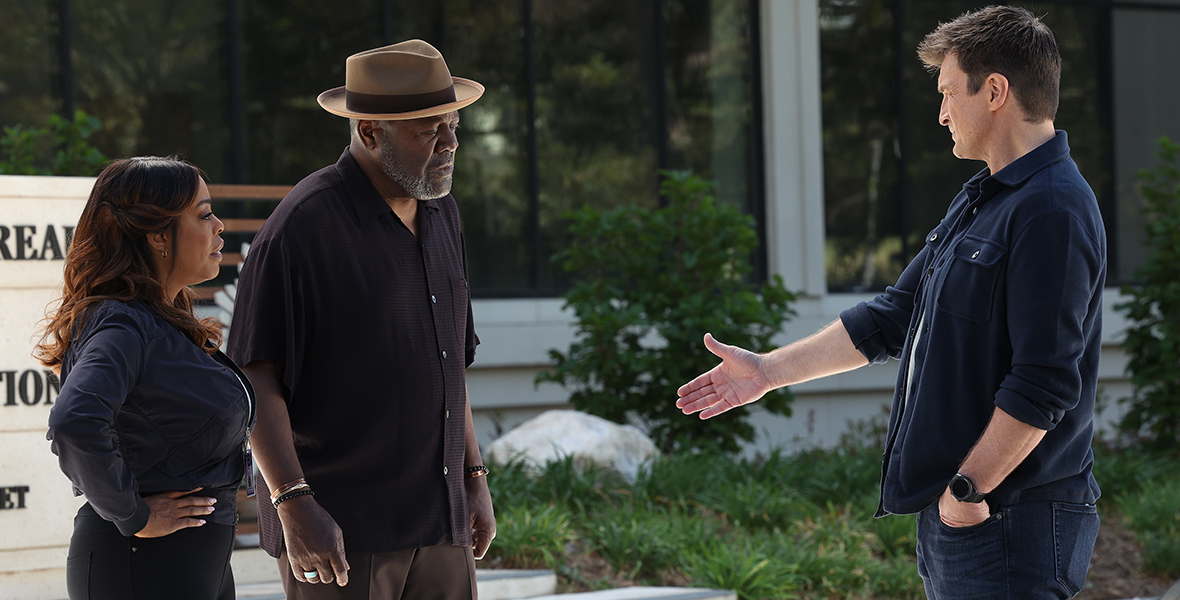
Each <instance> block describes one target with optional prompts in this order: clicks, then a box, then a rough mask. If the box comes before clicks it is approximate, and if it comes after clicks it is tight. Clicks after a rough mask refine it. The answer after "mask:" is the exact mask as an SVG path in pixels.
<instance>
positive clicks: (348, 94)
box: [317, 40, 483, 121]
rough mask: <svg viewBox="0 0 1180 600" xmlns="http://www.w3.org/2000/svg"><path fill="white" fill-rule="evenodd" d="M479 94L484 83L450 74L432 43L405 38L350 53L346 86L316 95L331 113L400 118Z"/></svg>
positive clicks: (444, 108)
mask: <svg viewBox="0 0 1180 600" xmlns="http://www.w3.org/2000/svg"><path fill="white" fill-rule="evenodd" d="M482 95H483V86H482V85H480V84H478V83H476V82H474V81H472V80H470V79H463V78H462V77H451V72H450V70H448V69H447V62H446V61H445V60H443V57H442V54H441V53H439V51H438V50H436V49H435V48H434V46H431V45H430V44H428V43H426V42H424V41H422V40H408V41H405V42H400V43H397V44H394V45H392V46H385V47H383V48H374V49H373V50H366V51H364V52H360V53H357V54H353V55H352V56H350V57H348V61H347V62H345V63H344V87H338V88H335V89H331V90H328V91H326V92H324V93H322V94H320V96H319V98H317V100H318V101H319V103H320V106H322V107H324V110H326V111H328V112H330V113H332V114H334V115H340V116H342V117H348V118H350V119H374V120H382V121H398V120H406V119H420V118H422V117H432V116H434V115H441V114H445V113H449V112H451V111H453V110H459V109H460V108H463V107H464V106H467V105H468V104H471V103H472V102H475V101H476V100H479V97H480V96H482Z"/></svg>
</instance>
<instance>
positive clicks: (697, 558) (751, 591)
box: [681, 540, 803, 600]
mask: <svg viewBox="0 0 1180 600" xmlns="http://www.w3.org/2000/svg"><path fill="white" fill-rule="evenodd" d="M781 551H782V547H781V546H778V545H774V544H768V543H766V542H764V541H759V540H743V541H742V542H739V543H725V542H723V541H720V540H706V541H705V542H704V543H702V544H701V545H700V546H698V547H696V548H692V549H689V550H686V551H685V552H684V553H683V557H682V560H681V563H682V565H683V567H682V568H683V571H684V572H685V573H686V574H688V576H689V578H690V579H691V580H692V583H693V585H695V586H700V587H710V588H714V589H721V590H733V591H734V592H735V593H736V594H737V597H738V599H739V600H760V599H763V598H782V599H787V598H799V597H800V596H799V592H800V590H801V588H802V585H803V581H802V577H801V576H800V575H799V573H798V567H797V566H796V563H795V561H793V560H792V558H794V556H792V555H784V554H782V552H781Z"/></svg>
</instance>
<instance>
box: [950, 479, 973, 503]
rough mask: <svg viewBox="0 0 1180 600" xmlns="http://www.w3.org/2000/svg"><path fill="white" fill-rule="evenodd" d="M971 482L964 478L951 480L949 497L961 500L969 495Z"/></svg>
mask: <svg viewBox="0 0 1180 600" xmlns="http://www.w3.org/2000/svg"><path fill="white" fill-rule="evenodd" d="M971 487H972V486H971V481H970V480H969V479H967V478H966V477H962V476H956V477H955V478H954V479H952V480H951V495H952V496H954V497H955V499H957V500H962V499H963V498H966V497H967V496H970V495H971V491H972V490H971Z"/></svg>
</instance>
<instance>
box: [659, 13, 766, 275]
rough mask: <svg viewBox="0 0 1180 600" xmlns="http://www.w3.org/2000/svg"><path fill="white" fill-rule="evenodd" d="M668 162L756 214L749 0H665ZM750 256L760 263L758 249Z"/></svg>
mask: <svg viewBox="0 0 1180 600" xmlns="http://www.w3.org/2000/svg"><path fill="white" fill-rule="evenodd" d="M666 12H667V19H668V26H667V30H668V44H667V47H668V56H667V60H668V66H667V78H668V82H669V86H668V87H669V93H668V100H667V101H668V107H667V110H668V146H669V154H670V157H669V159H670V161H669V162H670V164H669V167H670V168H672V169H687V170H691V171H692V172H694V173H696V174H698V175H700V176H702V177H704V178H706V179H710V180H712V181H714V182H715V183H716V188H715V192H716V194H717V198H718V199H719V200H721V201H722V202H726V203H729V204H732V205H733V206H736V207H738V208H740V209H742V210H743V211H745V212H747V213H751V214H755V215H759V216H760V215H761V207H762V185H761V178H762V169H761V167H762V164H761V156H762V152H761V148H760V146H761V144H762V136H761V132H760V131H759V129H758V128H759V127H760V126H761V121H760V119H759V118H758V116H757V115H755V114H754V113H755V103H754V101H753V98H754V96H755V95H757V94H760V93H761V90H760V89H759V88H758V78H757V77H758V74H757V73H756V69H757V64H758V63H757V60H756V49H755V48H754V39H753V35H752V32H753V31H755V30H756V28H757V26H758V24H757V23H756V22H753V17H754V12H753V5H752V2H750V1H749V0H669V1H668V2H667V3H666ZM758 254H759V257H758V258H755V259H754V260H755V261H756V262H758V263H761V262H762V260H761V257H762V256H763V255H764V254H765V251H764V250H759V251H758Z"/></svg>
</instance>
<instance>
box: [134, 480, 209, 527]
mask: <svg viewBox="0 0 1180 600" xmlns="http://www.w3.org/2000/svg"><path fill="white" fill-rule="evenodd" d="M200 489H201V488H197V489H195V490H189V491H187V492H160V493H159V494H152V495H151V496H144V498H143V501H144V502H146V503H147V505H148V508H149V509H151V515H150V516H149V517H148V522H147V525H145V526H144V528H143V529H140V530H139V532H138V533H136V534H135V537H141V538H155V537H163V536H165V535H168V534H170V533H175V532H177V531H180V530H181V529H184V528H186V527H200V526H201V525H204V524H205V519H203V518H201V517H204V516H207V515H209V514H211V513H212V512H213V505H214V504H215V503H216V502H217V499H216V498H209V497H207V496H190V495H189V494H192V493H193V492H197V491H200Z"/></svg>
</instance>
